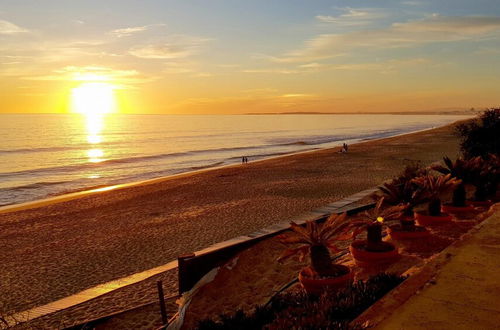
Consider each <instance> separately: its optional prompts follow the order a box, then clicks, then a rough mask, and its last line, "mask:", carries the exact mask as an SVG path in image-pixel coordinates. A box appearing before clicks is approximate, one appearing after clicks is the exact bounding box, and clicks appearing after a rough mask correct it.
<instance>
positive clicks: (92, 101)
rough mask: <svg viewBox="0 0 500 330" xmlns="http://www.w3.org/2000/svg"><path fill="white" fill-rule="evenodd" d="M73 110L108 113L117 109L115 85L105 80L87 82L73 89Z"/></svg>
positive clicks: (85, 112)
mask: <svg viewBox="0 0 500 330" xmlns="http://www.w3.org/2000/svg"><path fill="white" fill-rule="evenodd" d="M71 102H72V109H73V112H76V113H81V114H84V115H98V114H106V113H111V112H114V111H115V94H114V87H113V85H111V84H108V83H104V82H86V83H82V84H81V85H79V86H78V87H75V88H73V89H72V91H71Z"/></svg>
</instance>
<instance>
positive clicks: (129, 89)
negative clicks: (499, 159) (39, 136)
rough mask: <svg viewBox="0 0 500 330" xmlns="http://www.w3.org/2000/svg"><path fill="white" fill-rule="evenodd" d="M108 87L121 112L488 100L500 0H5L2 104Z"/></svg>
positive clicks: (497, 89) (498, 62) (493, 87)
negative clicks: (82, 86)
mask: <svg viewBox="0 0 500 330" xmlns="http://www.w3.org/2000/svg"><path fill="white" fill-rule="evenodd" d="M82 84H84V86H87V87H88V86H91V88H83V89H81V85H82ZM85 84H87V85H85ZM79 86H80V90H78V89H77V88H78V87H79ZM99 86H106V87H105V88H104V91H103V90H102V89H101V87H99ZM94 87H95V88H94ZM106 88H107V91H108V92H109V93H112V94H113V95H114V97H115V98H116V105H117V107H116V109H117V110H116V111H119V112H123V113H179V114H189V113H196V114H198V113H247V112H289V111H294V112H295V111H320V112H350V111H354V112H356V111H370V112H371V111H374V112H376V111H421V110H436V109H455V108H460V109H464V108H470V107H488V106H498V105H499V104H500V3H499V1H498V0H490V1H485V0H474V1H471V0H443V1H441V0H436V1H430V0H429V1H418V0H415V1H413V0H409V1H352V0H349V1H306V0H301V1H299V0H280V1H278V0H274V1H270V0H266V1H261V0H252V1H249V0H225V1H222V0H196V1H195V0H193V1H188V0H184V1H181V0H179V1H167V0H161V1H160V0H155V1H153V0H141V1H139V0H137V1H132V0H100V1H94V0H86V1H83V0H81V1H76V0H74V1H68V0H1V2H0V112H2V113H7V112H51V113H52V112H71V111H74V106H72V101H71V100H72V98H73V101H74V99H75V95H77V96H76V97H77V98H80V99H85V98H92V97H98V95H99V92H98V93H97V94H96V93H94V92H93V91H94V90H99V91H100V92H103V93H107V92H106ZM89 91H90V92H89ZM96 95H97V96H96Z"/></svg>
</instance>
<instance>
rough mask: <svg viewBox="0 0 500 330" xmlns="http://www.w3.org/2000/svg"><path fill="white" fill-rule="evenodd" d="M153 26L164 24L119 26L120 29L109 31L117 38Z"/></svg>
mask: <svg viewBox="0 0 500 330" xmlns="http://www.w3.org/2000/svg"><path fill="white" fill-rule="evenodd" d="M154 26H165V24H150V25H143V26H134V27H127V28H121V29H116V30H112V31H111V32H110V34H111V35H113V36H115V37H118V38H123V37H129V36H131V35H133V34H136V33H139V32H144V31H147V30H149V29H150V28H152V27H154Z"/></svg>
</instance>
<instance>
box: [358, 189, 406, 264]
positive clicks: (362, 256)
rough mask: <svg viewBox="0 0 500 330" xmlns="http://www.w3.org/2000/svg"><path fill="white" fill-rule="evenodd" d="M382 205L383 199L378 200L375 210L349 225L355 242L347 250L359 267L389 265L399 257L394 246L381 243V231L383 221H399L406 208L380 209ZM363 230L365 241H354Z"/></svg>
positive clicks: (402, 206) (400, 206)
mask: <svg viewBox="0 0 500 330" xmlns="http://www.w3.org/2000/svg"><path fill="white" fill-rule="evenodd" d="M383 203H384V198H381V199H379V201H378V202H377V204H376V206H375V208H373V209H372V210H369V211H366V212H364V213H363V214H361V215H360V216H359V218H358V219H356V220H355V221H352V223H351V227H352V228H354V231H353V233H352V237H353V238H354V239H355V240H354V241H353V242H352V243H351V245H350V246H349V250H350V252H351V255H352V257H353V258H354V260H355V261H356V263H358V264H360V265H374V264H385V263H390V262H393V261H395V260H397V259H398V257H399V252H398V249H397V248H396V246H395V245H394V244H392V243H390V242H384V241H382V229H383V223H384V221H389V220H396V219H399V218H400V217H401V216H402V213H403V211H404V209H405V207H406V206H405V205H397V206H390V207H387V208H382V205H383ZM365 230H366V240H356V237H357V236H358V235H359V234H360V233H361V232H363V231H365Z"/></svg>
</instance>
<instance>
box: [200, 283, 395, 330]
mask: <svg viewBox="0 0 500 330" xmlns="http://www.w3.org/2000/svg"><path fill="white" fill-rule="evenodd" d="M404 279H405V277H402V276H398V275H391V274H379V275H376V276H373V277H371V278H370V279H368V280H367V281H366V282H362V281H358V282H357V283H353V284H352V285H351V286H350V287H348V288H347V289H345V290H342V291H327V292H325V293H323V295H321V296H320V297H317V296H313V295H308V294H306V293H305V292H303V291H301V290H300V291H292V292H287V293H282V294H279V295H277V296H275V297H274V298H273V299H272V300H271V302H270V303H269V304H268V305H266V306H260V307H257V308H256V309H255V311H254V312H253V313H250V314H245V313H244V312H243V311H237V312H236V313H234V314H232V315H229V316H228V315H221V316H220V321H213V320H203V321H201V322H200V323H199V324H198V329H202V330H213V329H218V330H222V329H242V330H244V329H249V330H250V329H262V328H271V329H347V327H348V323H349V322H350V321H352V320H354V319H355V318H356V317H357V316H358V315H360V314H361V313H362V312H363V311H364V310H365V309H367V308H368V307H369V306H371V305H372V304H373V303H374V302H376V301H377V300H378V299H380V298H382V297H383V296H384V295H385V294H386V293H388V292H389V291H391V290H392V289H393V288H395V287H396V286H398V285H399V284H400V283H401V282H403V281H404Z"/></svg>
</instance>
